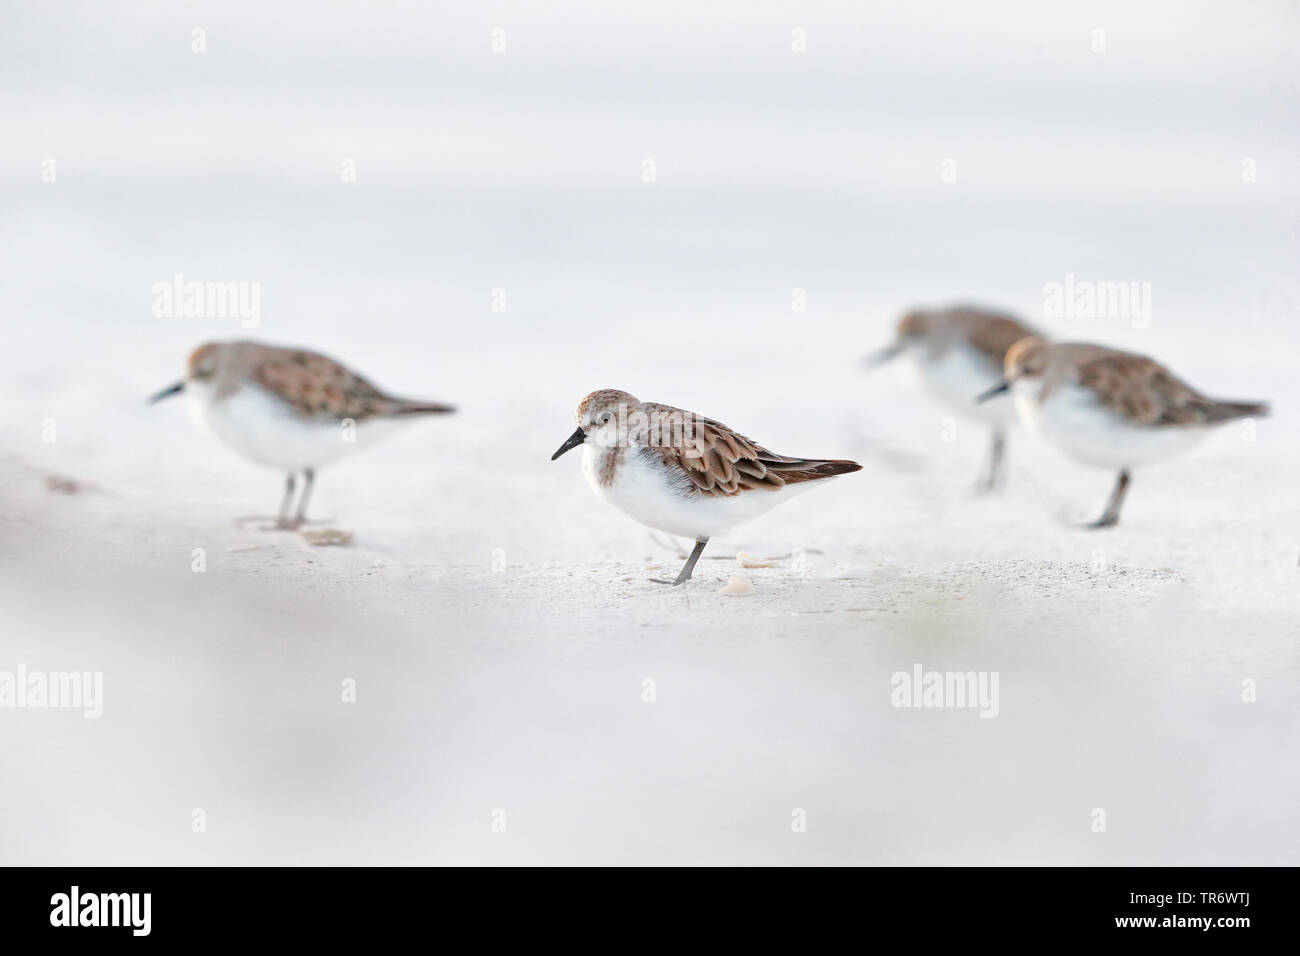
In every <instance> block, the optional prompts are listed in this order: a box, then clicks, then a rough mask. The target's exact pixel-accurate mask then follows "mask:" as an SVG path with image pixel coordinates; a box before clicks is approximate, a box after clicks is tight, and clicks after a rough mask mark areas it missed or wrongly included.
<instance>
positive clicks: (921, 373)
mask: <svg viewBox="0 0 1300 956" xmlns="http://www.w3.org/2000/svg"><path fill="white" fill-rule="evenodd" d="M1034 334H1036V333H1035V332H1034V330H1033V329H1031V328H1030V327H1029V326H1027V325H1025V324H1024V323H1023V322H1020V321H1019V320H1017V319H1014V318H1012V317H1011V316H1009V315H1005V314H1003V313H1000V312H991V311H987V310H984V309H978V308H973V307H970V306H953V307H951V308H947V309H936V310H914V311H911V312H908V313H907V314H906V315H904V316H903V317H902V318H901V319H899V321H898V330H897V334H896V337H895V339H894V343H893V344H892V345H890V346H888V347H886V348H884V349H881V350H880V351H879V352H875V353H873V354H871V355H869V356H867V358H866V362H867V364H868V365H869V366H870V367H873V368H874V367H876V366H879V365H882V364H884V363H885V362H888V361H890V360H891V359H894V358H902V359H903V361H904V362H905V363H906V368H907V371H908V372H909V377H910V378H912V379H913V380H914V381H916V382H917V383H918V384H919V385H920V386H921V387H922V388H923V389H925V391H927V392H929V393H930V394H931V395H932V396H933V397H934V398H936V399H938V400H939V401H940V402H941V403H942V404H943V405H944V406H946V407H947V408H948V410H949V411H951V412H953V413H954V414H955V415H957V416H959V417H961V418H966V419H970V420H974V421H977V422H980V423H983V424H985V425H988V426H989V428H990V432H991V439H990V446H989V459H988V465H987V467H986V469H985V471H984V474H983V475H982V476H981V477H980V480H979V483H978V488H979V489H980V490H981V491H992V490H993V489H994V488H997V487H998V486H999V485H1000V484H1001V483H1002V480H1003V461H1004V458H1005V454H1006V442H1007V437H1006V433H1007V428H1008V427H1010V426H1011V425H1013V424H1015V422H1016V409H1015V406H1014V404H1013V403H1012V402H1011V401H1010V400H1009V399H1007V398H1000V399H997V400H995V401H990V402H987V403H985V404H982V405H976V404H974V403H973V402H971V400H970V398H971V396H972V395H977V394H979V393H980V392H982V391H984V390H986V389H988V388H989V387H990V386H992V385H995V384H997V383H998V382H1000V381H1001V380H1002V367H1003V362H1004V360H1005V358H1006V354H1007V349H1009V348H1010V347H1011V346H1012V345H1013V344H1015V343H1016V342H1018V341H1019V340H1020V339H1023V338H1024V337H1025V336H1027V335H1034Z"/></svg>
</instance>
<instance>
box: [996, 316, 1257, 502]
mask: <svg viewBox="0 0 1300 956" xmlns="http://www.w3.org/2000/svg"><path fill="white" fill-rule="evenodd" d="M1008 391H1010V392H1011V393H1012V396H1013V397H1014V399H1015V405H1016V409H1017V411H1018V412H1019V414H1020V418H1021V420H1022V421H1023V422H1024V423H1025V426H1026V427H1027V428H1029V429H1030V430H1031V431H1033V432H1035V433H1037V434H1038V435H1040V436H1041V437H1043V438H1045V439H1047V441H1049V442H1051V443H1052V444H1053V445H1056V446H1057V447H1058V448H1060V449H1061V450H1062V451H1064V452H1065V453H1066V454H1067V455H1069V456H1070V457H1072V458H1074V459H1075V460H1076V461H1080V462H1082V463H1084V464H1086V465H1092V466H1094V467H1098V468H1106V469H1116V470H1118V472H1119V476H1118V478H1117V479H1116V481H1115V489H1114V491H1113V492H1111V496H1110V501H1109V502H1108V503H1107V505H1106V510H1105V512H1104V513H1103V514H1102V516H1101V517H1100V518H1098V519H1097V520H1096V521H1094V522H1092V523H1091V524H1089V525H1087V527H1090V528H1108V527H1110V526H1112V525H1115V524H1118V523H1119V513H1120V509H1121V508H1122V507H1123V504H1124V495H1125V493H1126V492H1127V491H1128V486H1129V481H1130V474H1131V472H1132V471H1133V469H1134V468H1136V467H1138V466H1140V465H1148V464H1152V463H1154V462H1158V461H1163V460H1164V459H1166V458H1169V457H1171V456H1173V455H1176V454H1178V453H1179V452H1183V451H1186V450H1187V449H1189V448H1192V447H1193V446H1195V445H1197V444H1199V443H1200V442H1201V441H1203V440H1204V439H1205V438H1206V437H1207V436H1208V435H1209V434H1210V432H1211V431H1212V430H1213V429H1214V427H1215V426H1216V425H1222V424H1223V423H1224V422H1229V421H1232V420H1234V419H1238V418H1253V417H1259V416H1264V415H1267V414H1268V405H1267V404H1266V403H1264V402H1236V401H1221V400H1219V399H1214V398H1207V397H1206V396H1205V395H1202V394H1201V393H1200V392H1198V391H1196V389H1194V388H1192V387H1191V386H1190V385H1187V384H1186V383H1185V382H1183V381H1181V380H1180V379H1178V378H1177V377H1175V376H1174V374H1173V373H1172V372H1170V371H1169V370H1168V369H1167V368H1165V367H1164V366H1163V365H1161V364H1160V363H1158V362H1156V361H1153V360H1152V359H1149V358H1147V357H1146V356H1143V355H1135V354H1133V353H1132V352H1121V351H1118V350H1117V349H1110V348H1106V347H1104V346H1101V345H1088V344H1083V343H1059V344H1052V343H1049V342H1046V341H1044V340H1043V339H1040V338H1033V337H1031V338H1027V339H1022V340H1021V341H1019V342H1017V343H1016V344H1015V345H1013V346H1012V347H1011V348H1010V349H1009V350H1008V351H1007V358H1006V368H1005V373H1004V379H1003V381H1002V382H1001V383H999V384H998V385H995V386H994V387H993V388H991V389H989V390H987V391H986V392H984V393H983V394H982V395H980V396H979V398H978V401H979V402H981V403H982V402H984V401H985V400H986V399H989V398H992V397H995V396H999V395H1002V394H1003V393H1005V392H1008Z"/></svg>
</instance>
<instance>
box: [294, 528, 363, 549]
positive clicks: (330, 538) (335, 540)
mask: <svg viewBox="0 0 1300 956" xmlns="http://www.w3.org/2000/svg"><path fill="white" fill-rule="evenodd" d="M298 533H299V534H301V535H302V539H303V540H304V541H306V542H307V543H308V544H311V545H316V546H317V547H320V546H322V545H324V546H326V547H329V546H331V545H334V546H339V547H344V546H347V545H348V544H351V543H352V532H351V531H341V530H339V529H338V528H313V529H311V530H308V531H300V532H298Z"/></svg>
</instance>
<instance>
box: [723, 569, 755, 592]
mask: <svg viewBox="0 0 1300 956" xmlns="http://www.w3.org/2000/svg"><path fill="white" fill-rule="evenodd" d="M722 593H723V594H727V595H730V596H731V597H744V596H745V595H747V594H753V593H754V583H753V582H752V581H750V580H749V578H747V577H745V576H744V575H743V574H733V575H732V576H731V577H729V578H727V586H726V587H724V588H723V589H722Z"/></svg>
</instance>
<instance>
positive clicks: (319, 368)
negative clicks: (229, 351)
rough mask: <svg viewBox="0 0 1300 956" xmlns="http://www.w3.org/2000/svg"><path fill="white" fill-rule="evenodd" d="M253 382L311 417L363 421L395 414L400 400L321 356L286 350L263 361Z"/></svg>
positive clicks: (296, 350)
mask: <svg viewBox="0 0 1300 956" xmlns="http://www.w3.org/2000/svg"><path fill="white" fill-rule="evenodd" d="M251 372H252V378H253V381H255V382H257V383H258V384H259V385H261V386H262V387H263V388H266V389H268V390H269V391H271V392H274V393H275V394H276V395H278V396H279V397H280V398H282V399H283V400H284V401H286V402H288V403H289V404H290V405H292V406H293V407H294V408H296V409H297V410H298V411H300V412H303V413H304V414H307V415H320V416H322V417H329V418H337V419H340V420H342V419H346V418H350V419H353V420H354V421H361V420H363V419H366V418H372V417H374V416H376V415H388V414H393V412H394V411H395V410H396V406H397V405H399V404H400V403H398V402H397V401H396V400H394V399H392V398H390V397H389V396H387V395H385V394H384V393H383V392H381V391H380V390H379V389H377V388H375V386H373V385H371V384H370V383H369V382H367V381H366V380H365V379H364V378H362V377H361V376H360V375H358V374H356V373H355V372H353V371H351V370H349V369H348V368H346V367H345V366H343V365H340V364H339V363H338V362H336V361H334V360H333V359H331V358H329V357H327V356H325V355H321V354H319V353H318V352H308V351H305V350H299V349H283V350H279V351H278V352H277V353H275V354H273V355H269V356H267V357H266V358H264V359H263V360H261V361H259V362H258V363H257V364H256V365H255V366H254V367H253V369H252V370H251Z"/></svg>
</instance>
